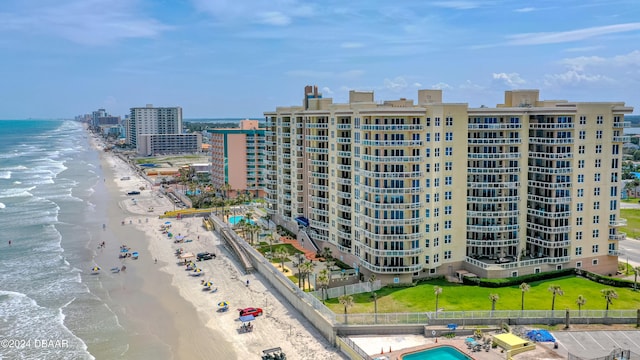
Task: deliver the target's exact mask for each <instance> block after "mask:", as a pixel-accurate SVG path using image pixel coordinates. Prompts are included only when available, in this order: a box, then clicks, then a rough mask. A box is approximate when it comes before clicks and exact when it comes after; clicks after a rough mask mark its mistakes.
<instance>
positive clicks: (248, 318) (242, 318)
mask: <svg viewBox="0 0 640 360" xmlns="http://www.w3.org/2000/svg"><path fill="white" fill-rule="evenodd" d="M255 319H256V317H255V316H253V315H245V316H240V321H242V322H249V321H253V320H255Z"/></svg>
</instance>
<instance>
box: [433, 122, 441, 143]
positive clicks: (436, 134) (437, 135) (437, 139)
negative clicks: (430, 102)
mask: <svg viewBox="0 0 640 360" xmlns="http://www.w3.org/2000/svg"><path fill="white" fill-rule="evenodd" d="M436 126H439V125H436ZM433 141H440V133H439V132H437V133H435V134H434V135H433Z"/></svg>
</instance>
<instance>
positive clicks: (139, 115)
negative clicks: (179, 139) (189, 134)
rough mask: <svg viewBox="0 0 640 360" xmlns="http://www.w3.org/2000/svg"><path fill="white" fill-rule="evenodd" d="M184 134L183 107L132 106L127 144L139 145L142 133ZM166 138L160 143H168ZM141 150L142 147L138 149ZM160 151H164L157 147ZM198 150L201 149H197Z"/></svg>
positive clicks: (128, 121) (128, 122) (128, 123)
mask: <svg viewBox="0 0 640 360" xmlns="http://www.w3.org/2000/svg"><path fill="white" fill-rule="evenodd" d="M177 134H182V108H181V107H153V105H151V104H148V105H147V106H146V107H134V108H131V113H130V115H129V118H128V119H127V140H126V144H127V145H132V146H136V148H137V145H138V138H139V137H140V136H142V135H177ZM165 140H166V139H164V140H161V141H159V142H158V143H166V141H165ZM138 150H139V151H138V152H140V149H138ZM157 151H158V152H163V151H162V150H161V149H157ZM196 151H199V149H198V150H196Z"/></svg>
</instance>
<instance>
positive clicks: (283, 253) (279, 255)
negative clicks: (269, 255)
mask: <svg viewBox="0 0 640 360" xmlns="http://www.w3.org/2000/svg"><path fill="white" fill-rule="evenodd" d="M287 256H289V253H288V252H287V250H285V249H283V248H282V247H279V248H278V249H277V250H276V253H275V258H276V259H279V260H280V269H282V271H284V259H286V258H287Z"/></svg>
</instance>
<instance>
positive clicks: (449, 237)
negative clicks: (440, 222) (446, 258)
mask: <svg viewBox="0 0 640 360" xmlns="http://www.w3.org/2000/svg"><path fill="white" fill-rule="evenodd" d="M444 243H445V244H451V234H449V235H445V236H444Z"/></svg>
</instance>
